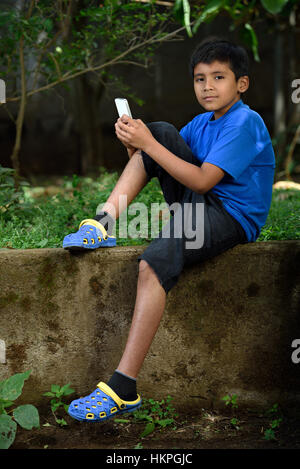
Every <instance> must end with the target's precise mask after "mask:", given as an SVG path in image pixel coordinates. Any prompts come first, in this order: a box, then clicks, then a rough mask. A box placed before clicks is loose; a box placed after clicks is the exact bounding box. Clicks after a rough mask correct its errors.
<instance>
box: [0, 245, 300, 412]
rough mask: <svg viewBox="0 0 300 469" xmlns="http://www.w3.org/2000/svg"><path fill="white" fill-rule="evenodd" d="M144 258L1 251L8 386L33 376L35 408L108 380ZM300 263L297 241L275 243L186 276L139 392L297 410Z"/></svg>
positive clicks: (1, 332) (134, 250) (128, 251)
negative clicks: (56, 392) (55, 390)
mask: <svg viewBox="0 0 300 469" xmlns="http://www.w3.org/2000/svg"><path fill="white" fill-rule="evenodd" d="M143 250H144V247H119V248H111V249H105V250H104V249H103V250H98V251H95V252H89V253H80V254H76V255H75V254H70V253H69V252H67V251H64V250H62V249H38V250H35V249H34V250H16V251H14V250H9V251H7V250H1V251H0V317H1V319H0V339H1V340H4V341H5V344H6V363H5V364H1V363H0V380H2V379H4V378H7V377H9V376H10V375H12V374H14V373H17V372H22V371H25V370H28V369H31V370H32V374H31V377H30V378H29V380H28V381H27V382H26V386H25V387H24V394H23V396H24V401H26V402H32V403H35V404H38V403H41V402H43V401H44V400H45V398H42V393H43V392H45V391H47V390H49V389H50V386H51V384H60V385H63V384H66V383H68V382H70V383H71V384H72V386H73V387H74V388H75V389H76V393H77V395H84V394H86V393H89V392H90V391H91V390H92V389H94V387H95V384H96V383H97V382H98V381H99V380H107V379H108V378H109V377H110V375H111V373H112V371H113V370H114V369H115V367H116V366H117V364H118V362H119V358H120V356H121V353H122V350H123V347H124V345H125V342H126V338H127V333H128V329H129V326H130V322H131V316H132V311H133V307H134V302H135V291H136V281H137V273H138V271H137V266H138V264H137V257H138V255H139V254H140V253H141V252H142V251H143ZM299 265H300V242H299V241H286V242H285V241H280V242H275V241H273V242H267V243H253V244H248V245H243V246H237V247H235V248H234V249H231V250H230V251H227V252H226V253H224V254H222V255H220V256H218V257H217V258H215V259H212V260H210V261H207V262H205V263H204V264H202V265H200V266H193V267H190V268H187V269H186V270H185V271H184V273H183V274H182V277H181V278H180V281H179V283H178V285H177V286H176V287H175V288H174V289H173V290H172V291H171V292H170V294H169V295H168V299H167V307H166V311H165V315H164V317H163V320H162V323H161V325H160V328H159V331H158V333H157V335H156V337H155V339H154V343H153V345H152V347H151V350H150V353H149V355H148V357H147V359H146V361H145V364H144V367H143V369H142V372H141V375H140V378H139V391H140V392H141V393H142V395H144V396H145V397H153V398H155V399H159V398H161V397H165V396H166V395H168V394H170V395H171V396H172V397H173V398H174V400H175V404H176V403H177V404H180V405H181V406H183V407H189V406H190V405H193V406H199V407H205V408H211V407H215V408H217V407H218V406H219V405H220V404H221V402H220V399H221V397H223V396H224V395H225V394H227V393H236V394H238V402H239V404H240V405H243V404H245V405H247V406H248V407H251V406H255V407H258V406H268V405H272V404H273V403H274V402H279V403H282V404H283V405H289V404H290V403H291V404H293V405H296V404H297V403H298V404H299V403H300V373H299V372H300V363H299V364H295V363H293V361H292V359H291V355H292V352H293V349H292V347H291V344H292V341H293V340H294V339H296V338H298V339H299V338H300V324H299V311H300V301H299V300H300V282H299ZM183 399H186V400H187V402H184V401H183ZM222 405H223V404H222Z"/></svg>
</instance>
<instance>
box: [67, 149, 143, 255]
mask: <svg viewBox="0 0 300 469" xmlns="http://www.w3.org/2000/svg"><path fill="white" fill-rule="evenodd" d="M148 179H149V178H148V176H147V173H146V171H145V167H144V164H143V160H142V156H141V152H140V151H139V150H138V151H136V152H135V153H134V154H133V155H132V157H131V158H130V160H129V161H128V163H127V165H126V167H125V169H124V170H123V172H122V174H121V176H120V178H119V180H118V181H117V184H116V185H115V187H114V189H113V190H112V192H111V194H110V196H109V198H108V199H107V201H106V202H105V204H104V206H103V208H102V211H101V212H100V213H98V214H97V215H96V216H95V217H94V219H87V220H83V221H82V223H81V224H80V227H79V230H78V232H76V233H71V234H69V235H67V236H65V238H64V240H63V247H64V248H65V249H74V250H78V249H96V248H99V247H111V246H115V245H116V238H115V237H114V236H112V231H113V225H114V223H115V220H116V218H118V217H119V215H120V213H121V211H123V210H125V209H126V208H127V206H128V205H129V204H130V203H131V202H132V200H133V199H134V198H135V197H136V196H137V195H138V194H139V192H140V191H141V190H142V189H143V187H144V186H145V185H146V183H147V181H148ZM121 196H122V199H121ZM120 201H122V206H121V204H120ZM124 202H125V203H124ZM95 220H96V221H95ZM97 222H100V223H97ZM103 228H104V229H103Z"/></svg>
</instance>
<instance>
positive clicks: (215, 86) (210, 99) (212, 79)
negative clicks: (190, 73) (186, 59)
mask: <svg viewBox="0 0 300 469" xmlns="http://www.w3.org/2000/svg"><path fill="white" fill-rule="evenodd" d="M248 87H249V78H248V77H247V76H244V77H240V78H239V79H238V80H237V81H236V78H235V75H234V73H233V71H232V70H231V68H230V67H229V64H228V63H227V62H219V61H217V60H216V61H214V62H212V63H211V64H205V63H202V62H200V63H198V64H197V65H196V66H195V68H194V90H195V94H196V97H197V100H198V102H199V104H200V105H201V106H202V107H203V108H204V109H205V110H206V111H214V116H215V119H219V117H221V116H223V115H224V114H225V112H227V111H228V109H229V108H230V107H231V106H233V104H234V103H236V102H237V101H238V100H239V99H240V93H244V92H245V91H246V90H247V89H248Z"/></svg>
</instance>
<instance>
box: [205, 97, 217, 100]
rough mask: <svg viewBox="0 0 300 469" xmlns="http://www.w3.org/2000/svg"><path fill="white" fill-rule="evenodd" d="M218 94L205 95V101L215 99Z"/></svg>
mask: <svg viewBox="0 0 300 469" xmlns="http://www.w3.org/2000/svg"><path fill="white" fill-rule="evenodd" d="M216 97H217V96H204V98H203V99H204V101H211V100H213V99H215V98H216Z"/></svg>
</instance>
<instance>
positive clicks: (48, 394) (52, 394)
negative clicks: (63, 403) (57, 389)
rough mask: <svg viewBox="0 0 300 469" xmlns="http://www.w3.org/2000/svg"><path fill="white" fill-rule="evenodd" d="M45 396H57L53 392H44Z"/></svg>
mask: <svg viewBox="0 0 300 469" xmlns="http://www.w3.org/2000/svg"><path fill="white" fill-rule="evenodd" d="M43 396H45V397H55V394H54V393H53V392H50V391H49V392H44V394H43Z"/></svg>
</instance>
